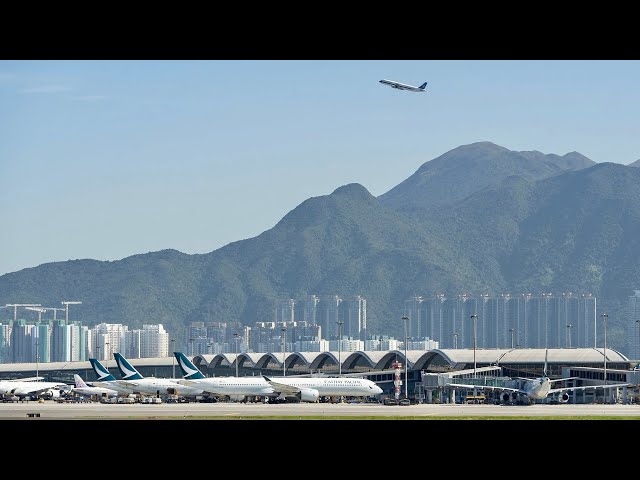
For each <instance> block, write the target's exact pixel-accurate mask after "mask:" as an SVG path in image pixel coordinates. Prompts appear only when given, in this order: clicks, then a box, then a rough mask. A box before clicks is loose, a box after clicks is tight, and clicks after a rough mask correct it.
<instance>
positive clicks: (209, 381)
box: [174, 352, 382, 402]
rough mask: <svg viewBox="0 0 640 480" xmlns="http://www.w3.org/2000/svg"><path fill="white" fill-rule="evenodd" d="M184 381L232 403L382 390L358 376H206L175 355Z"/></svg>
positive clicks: (312, 399)
mask: <svg viewBox="0 0 640 480" xmlns="http://www.w3.org/2000/svg"><path fill="white" fill-rule="evenodd" d="M174 355H175V356H176V359H177V360H178V365H179V366H180V370H182V375H183V379H182V380H179V382H180V383H183V384H185V385H192V386H194V387H196V386H197V387H200V388H202V389H203V390H206V391H208V392H210V393H212V394H214V395H217V396H226V397H228V398H230V399H232V400H245V399H246V398H249V397H254V398H260V399H262V401H265V400H269V399H272V400H275V399H277V400H276V401H287V399H292V400H297V401H302V402H317V401H318V400H319V399H320V398H321V397H342V396H346V397H370V396H375V395H379V394H381V393H382V389H381V388H380V387H378V385H376V384H375V382H372V381H371V380H368V379H365V378H355V377H277V378H276V377H273V378H269V377H266V376H264V375H263V376H262V377H254V376H246V377H209V378H207V377H205V376H204V375H203V373H202V372H201V371H200V370H199V369H198V367H196V366H195V365H194V364H193V363H192V362H191V361H190V360H189V359H188V358H187V356H186V355H185V354H184V353H182V352H174Z"/></svg>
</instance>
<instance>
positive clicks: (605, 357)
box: [600, 313, 609, 403]
mask: <svg viewBox="0 0 640 480" xmlns="http://www.w3.org/2000/svg"><path fill="white" fill-rule="evenodd" d="M600 316H601V317H602V328H603V329H604V355H603V356H604V384H605V385H606V384H607V317H608V316H609V315H607V314H606V313H603V314H602V315H600ZM606 392H607V391H606V389H605V394H604V398H605V402H604V403H607V400H606V399H607V393H606Z"/></svg>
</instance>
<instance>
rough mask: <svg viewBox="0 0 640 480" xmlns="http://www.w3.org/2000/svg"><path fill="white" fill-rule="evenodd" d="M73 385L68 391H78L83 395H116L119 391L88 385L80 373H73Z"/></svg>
mask: <svg viewBox="0 0 640 480" xmlns="http://www.w3.org/2000/svg"><path fill="white" fill-rule="evenodd" d="M73 379H74V380H75V385H74V386H73V388H72V389H71V391H70V392H69V393H71V394H73V393H78V394H80V395H82V396H83V397H117V396H118V394H119V392H118V390H115V389H113V388H107V387H98V386H89V385H87V384H86V383H85V381H84V380H83V379H82V377H81V376H80V375H78V374H77V373H74V374H73Z"/></svg>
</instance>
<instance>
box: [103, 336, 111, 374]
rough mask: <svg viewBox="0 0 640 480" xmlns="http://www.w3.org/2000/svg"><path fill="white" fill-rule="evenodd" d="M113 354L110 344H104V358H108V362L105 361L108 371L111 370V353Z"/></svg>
mask: <svg viewBox="0 0 640 480" xmlns="http://www.w3.org/2000/svg"><path fill="white" fill-rule="evenodd" d="M110 352H111V350H110V349H109V342H104V354H105V355H104V356H105V358H106V360H105V361H104V363H105V368H106V369H107V371H108V370H109V353H110Z"/></svg>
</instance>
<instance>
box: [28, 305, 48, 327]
mask: <svg viewBox="0 0 640 480" xmlns="http://www.w3.org/2000/svg"><path fill="white" fill-rule="evenodd" d="M24 309H25V310H33V311H34V312H38V323H40V322H41V321H42V314H43V313H44V312H46V311H47V309H46V308H39V307H25V308H24Z"/></svg>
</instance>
